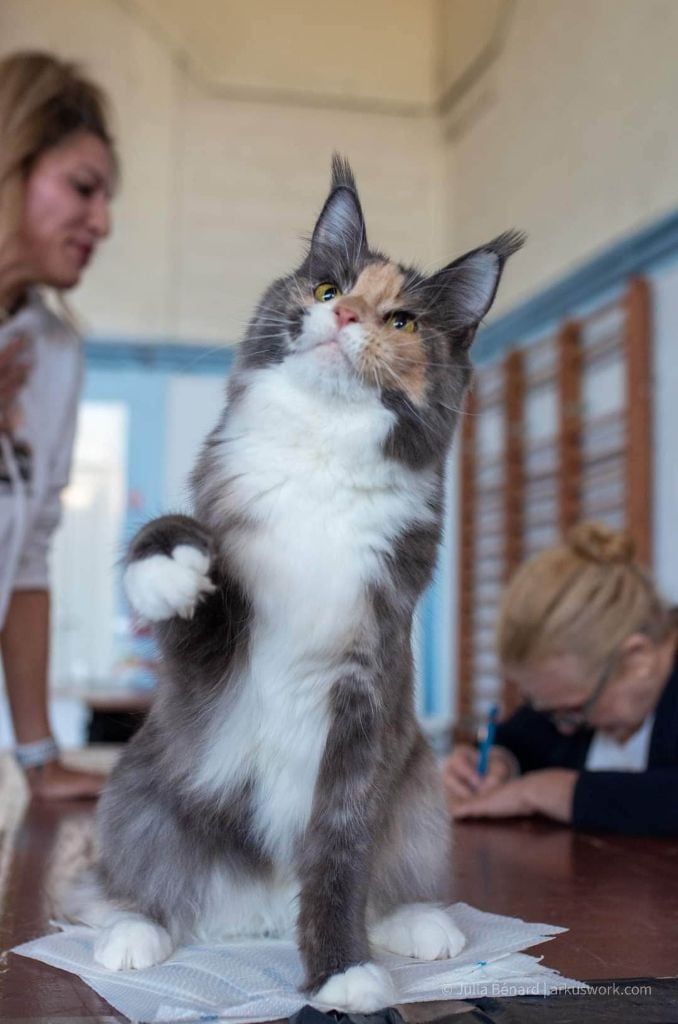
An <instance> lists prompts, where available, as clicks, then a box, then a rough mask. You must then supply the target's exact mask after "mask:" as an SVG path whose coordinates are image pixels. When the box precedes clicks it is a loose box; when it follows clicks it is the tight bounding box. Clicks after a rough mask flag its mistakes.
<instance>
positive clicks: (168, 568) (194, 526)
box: [124, 515, 216, 622]
mask: <svg viewBox="0 0 678 1024" xmlns="http://www.w3.org/2000/svg"><path fill="white" fill-rule="evenodd" d="M212 560H213V551H212V541H211V537H210V535H209V533H208V532H207V530H206V529H205V528H204V527H203V526H201V525H200V524H199V523H198V522H197V521H196V520H195V519H191V518H190V517H189V516H179V515H174V516H162V517H161V518H160V519H154V520H153V521H152V522H150V523H147V524H146V526H144V527H142V529H141V530H140V531H139V533H138V534H137V535H136V537H135V538H134V540H133V541H132V544H131V546H130V550H129V553H128V555H127V559H126V562H127V566H126V569H125V575H124V585H125V590H126V592H127V596H128V598H129V600H130V603H131V605H132V607H133V608H134V610H135V611H136V612H138V613H139V614H140V615H141V616H143V617H144V618H145V619H147V620H148V621H150V622H165V621H167V620H170V619H173V618H175V617H177V616H178V617H180V618H183V619H190V618H192V617H193V615H194V613H195V609H196V606H197V605H198V603H199V602H200V601H201V600H203V599H204V598H205V597H206V596H207V595H209V594H212V593H214V591H215V590H216V585H215V582H214V580H213V579H212V578H211V575H210V571H211V569H212Z"/></svg>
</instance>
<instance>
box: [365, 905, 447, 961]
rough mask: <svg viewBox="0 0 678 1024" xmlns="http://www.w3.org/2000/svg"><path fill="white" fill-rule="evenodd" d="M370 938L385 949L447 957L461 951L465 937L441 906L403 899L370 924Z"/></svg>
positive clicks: (420, 956)
mask: <svg viewBox="0 0 678 1024" xmlns="http://www.w3.org/2000/svg"><path fill="white" fill-rule="evenodd" d="M370 942H371V943H372V945H373V946H374V947H375V948H376V949H380V950H383V951H384V952H385V953H397V954H398V955H399V956H411V957H414V958H415V959H417V960H448V959H450V958H451V957H454V956H456V955H457V953H461V951H462V949H463V948H464V946H465V945H466V937H465V936H464V934H463V932H461V931H460V930H459V928H457V926H456V924H455V923H454V921H452V919H451V918H450V915H449V914H448V913H447V912H446V911H445V910H443V909H442V907H437V906H435V904H432V903H406V904H404V905H403V906H401V907H398V909H397V910H394V911H393V913H391V914H388V915H387V916H386V917H383V918H381V920H379V921H377V923H376V924H374V925H373V926H372V927H371V928H370Z"/></svg>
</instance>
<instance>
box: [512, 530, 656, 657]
mask: <svg viewBox="0 0 678 1024" xmlns="http://www.w3.org/2000/svg"><path fill="white" fill-rule="evenodd" d="M633 559H634V545H633V541H632V540H631V538H630V537H629V536H628V535H627V534H626V533H623V532H621V531H616V530H612V529H610V528H609V527H607V526H603V525H601V524H599V523H581V524H580V525H578V526H576V527H575V528H574V529H573V530H571V531H570V533H569V534H568V536H567V537H566V539H565V542H564V543H562V544H559V545H558V546H557V547H553V548H549V549H547V550H546V551H542V552H540V554H538V555H535V556H534V557H533V558H531V559H529V561H527V562H526V563H525V564H524V565H523V566H521V568H520V569H519V570H518V571H517V572H516V574H515V575H514V576H513V578H512V579H511V580H510V582H509V584H508V586H507V587H506V589H505V591H504V594H503V596H502V601H501V606H500V612H499V620H498V628H497V649H498V655H499V660H500V661H501V663H502V664H503V665H516V666H518V665H521V666H522V665H527V664H531V663H534V662H536V661H538V660H541V659H543V658H545V657H549V656H552V655H560V654H569V653H573V654H576V655H578V656H579V657H580V658H581V659H582V660H583V661H584V662H585V663H586V664H587V666H589V667H591V668H593V669H602V667H603V665H604V664H605V663H606V662H607V661H608V660H609V659H610V658H612V657H614V655H615V654H616V653H617V651H618V650H619V648H620V646H621V644H622V643H623V642H624V640H626V639H627V638H628V637H629V636H631V635H632V634H633V633H643V634H645V635H646V636H648V637H649V638H650V639H652V640H654V641H656V642H659V641H661V640H664V639H665V638H666V637H667V636H668V635H669V634H670V633H671V632H672V630H673V629H675V625H676V616H675V612H674V610H673V609H672V608H671V607H670V606H669V605H668V604H667V603H666V602H665V601H664V599H663V598H662V597H661V596H660V595H659V593H658V592H657V589H656V587H655V586H654V584H653V582H652V580H651V579H650V578H649V576H647V575H646V573H644V572H643V571H642V569H640V567H639V566H638V565H637V564H636V563H635V562H634V560H633Z"/></svg>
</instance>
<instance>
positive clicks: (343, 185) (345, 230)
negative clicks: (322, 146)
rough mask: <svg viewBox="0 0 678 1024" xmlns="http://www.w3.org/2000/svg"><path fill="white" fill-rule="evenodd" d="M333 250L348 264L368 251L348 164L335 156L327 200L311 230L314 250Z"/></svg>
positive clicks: (356, 194) (361, 214)
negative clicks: (347, 261) (346, 260)
mask: <svg viewBox="0 0 678 1024" xmlns="http://www.w3.org/2000/svg"><path fill="white" fill-rule="evenodd" d="M314 249H316V250H318V249H320V250H325V251H327V250H330V251H331V250H335V251H336V252H337V253H338V254H341V255H342V256H344V257H345V258H346V259H348V260H349V261H350V262H351V263H353V262H355V261H356V260H357V259H358V258H359V257H360V255H361V254H362V253H363V251H364V250H366V249H367V236H366V232H365V221H364V219H363V211H362V208H361V206H360V199H359V198H358V192H357V190H356V184H355V178H354V177H353V171H352V170H351V168H350V166H349V163H348V161H347V160H345V159H344V158H343V157H341V156H339V154H338V153H335V154H334V156H333V157H332V184H331V191H330V194H329V197H328V199H327V201H326V203H325V205H324V206H323V208H322V211H321V214H320V216H319V217H318V221H317V223H316V226H315V228H314V230H313V237H312V239H311V252H313V250H314Z"/></svg>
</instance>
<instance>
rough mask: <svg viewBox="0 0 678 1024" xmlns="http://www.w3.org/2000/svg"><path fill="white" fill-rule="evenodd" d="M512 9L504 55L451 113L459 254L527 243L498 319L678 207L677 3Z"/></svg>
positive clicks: (450, 221) (454, 233) (581, 2)
mask: <svg viewBox="0 0 678 1024" xmlns="http://www.w3.org/2000/svg"><path fill="white" fill-rule="evenodd" d="M506 3H507V0H504V4H506ZM508 13H509V14H510V19H509V21H508V27H507V31H506V34H505V38H504V40H503V45H502V49H501V52H500V53H499V56H498V57H497V59H496V60H495V61H494V63H492V65H491V66H490V68H489V70H487V71H486V72H485V73H484V74H483V75H482V76H481V77H480V79H479V80H478V81H477V82H476V83H475V85H474V87H473V88H472V89H471V90H470V91H469V92H468V93H467V94H466V95H465V96H464V98H463V100H462V101H461V102H460V103H459V104H457V105H456V106H455V107H454V109H453V110H452V111H450V112H449V113H448V115H447V116H446V118H445V132H446V143H445V158H444V159H445V168H446V170H445V180H446V181H447V183H448V186H449V193H448V194H449V195H450V202H449V203H448V208H447V228H446V230H447V235H448V237H449V238H451V239H454V245H455V248H458V249H462V250H463V249H464V248H468V247H470V246H473V245H476V244H478V243H479V242H480V241H482V240H483V239H485V238H491V237H492V236H493V235H495V234H496V233H497V232H498V231H501V230H503V229H504V228H506V227H511V226H517V227H520V228H522V229H524V230H526V231H527V232H528V234H529V242H528V245H527V246H526V248H525V250H524V252H523V253H521V255H520V256H519V257H517V258H516V259H515V260H514V261H513V265H512V266H511V267H510V269H509V272H508V274H507V278H506V281H505V283H504V285H503V286H502V289H501V290H500V294H499V299H498V303H497V307H496V311H497V312H498V311H501V310H505V309H508V308H509V307H510V306H512V305H513V304H515V303H516V302H517V301H518V300H519V299H521V298H524V297H525V296H527V295H530V294H533V293H535V292H537V291H539V290H540V289H541V288H543V287H544V286H545V285H547V284H548V283H550V282H552V281H554V280H556V279H557V278H558V277H559V276H560V275H562V274H563V273H565V272H566V271H568V270H569V269H571V268H572V267H573V266H575V265H576V264H577V263H579V262H580V261H581V260H583V259H585V258H586V257H588V256H590V255H592V254H593V253H594V252H596V251H597V250H599V249H601V248H603V247H605V246H606V245H608V244H609V243H611V242H613V241H615V240H617V239H619V238H620V237H621V236H623V235H624V234H626V233H628V232H631V231H634V230H636V229H637V228H639V227H640V226H641V225H642V224H644V223H646V222H648V221H650V220H652V219H654V218H657V217H659V216H661V215H662V214H663V213H665V212H666V211H669V210H671V209H673V208H675V207H676V205H677V204H678V177H677V175H676V167H677V166H678V132H676V131H675V99H676V96H677V95H678V62H677V61H676V59H675V48H676V39H677V38H678V4H676V3H675V2H674V0H643V2H639V0H577V2H576V3H571V2H565V0H548V2H544V0H515V2H513V0H511V2H509V11H508Z"/></svg>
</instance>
